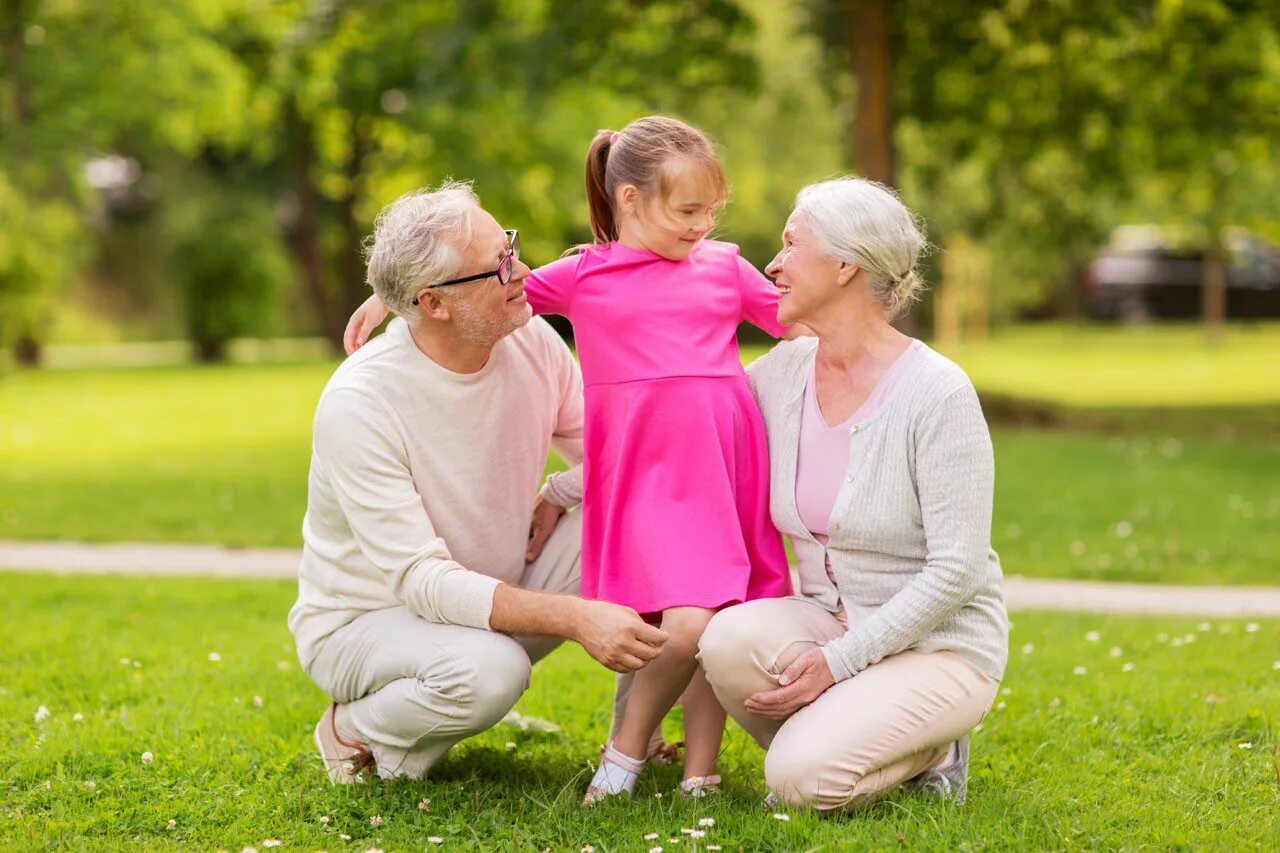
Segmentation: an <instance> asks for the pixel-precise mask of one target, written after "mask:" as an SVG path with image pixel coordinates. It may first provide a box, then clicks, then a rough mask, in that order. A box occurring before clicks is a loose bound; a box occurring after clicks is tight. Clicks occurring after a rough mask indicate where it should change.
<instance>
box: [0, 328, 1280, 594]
mask: <svg viewBox="0 0 1280 853" xmlns="http://www.w3.org/2000/svg"><path fill="white" fill-rule="evenodd" d="M1050 333H1053V334H1057V332H1055V331H1054V330H1052V329H1050V330H1042V335H1049V334H1050ZM332 369H333V365H332V363H326V362H312V363H305V364H296V365H272V366H228V367H218V368H196V367H174V368H145V369H136V370H102V371H50V372H20V373H15V374H11V375H9V376H7V377H4V378H3V379H0V538H14V539H56V538H62V539H78V540H91V541H129V540H151V541H173V542H214V543H224V544H231V545H276V546H292V545H297V544H298V543H299V541H300V527H301V520H302V513H303V509H304V507H305V501H306V474H307V463H308V457H309V444H310V426H311V425H310V419H311V416H312V413H313V411H314V407H315V400H316V398H317V396H318V395H319V393H320V389H321V388H322V387H323V386H324V383H325V381H326V380H327V378H328V376H329V374H330V372H331V371H332ZM1267 411H1272V410H1270V409H1268V410H1267ZM1178 436H1183V434H1182V433H1181V432H1179V431H1178V430H1177V429H1176V427H1174V426H1168V425H1167V424H1166V423H1165V419H1164V418H1163V416H1156V417H1155V418H1152V417H1147V418H1146V420H1145V422H1144V423H1143V424H1141V428H1139V429H1129V430H1125V431H1123V433H1121V434H1116V435H1105V434H1099V433H1096V432H1083V431H1082V432H1064V431H1061V430H1054V431H1045V430H1029V429H1022V428H1017V429H1014V428H1003V427H996V428H995V429H994V437H995V442H996V453H997V456H996V458H997V466H998V467H997V496H996V516H995V527H994V540H995V544H996V547H997V548H998V549H999V551H1000V552H1001V556H1002V558H1003V560H1004V564H1005V567H1006V571H1007V572H1008V573H1010V574H1022V575H1029V576H1053V577H1086V578H1104V579H1113V580H1143V581H1170V582H1173V581H1176V582H1186V583H1213V582H1218V583H1277V582H1280V524H1277V519H1280V442H1274V441H1267V440H1265V439H1263V438H1259V437H1256V436H1250V435H1245V436H1240V435H1216V434H1215V435H1204V434H1201V433H1200V432H1193V433H1191V434H1190V435H1185V436H1183V437H1178Z"/></svg>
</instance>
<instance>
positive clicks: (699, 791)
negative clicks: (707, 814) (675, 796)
mask: <svg viewBox="0 0 1280 853" xmlns="http://www.w3.org/2000/svg"><path fill="white" fill-rule="evenodd" d="M677 790H678V791H679V792H680V796H682V797H687V798H689V799H697V798H699V797H708V796H710V795H712V794H718V793H720V776H719V775H717V774H712V775H710V776H690V777H689V778H688V779H685V780H684V781H683V782H681V783H680V787H679V788H678V789H677Z"/></svg>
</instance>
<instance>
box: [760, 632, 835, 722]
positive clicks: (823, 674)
mask: <svg viewBox="0 0 1280 853" xmlns="http://www.w3.org/2000/svg"><path fill="white" fill-rule="evenodd" d="M835 683H836V680H835V678H834V677H832V675H831V667H829V666H827V659H826V657H825V656H824V655H823V654H822V648H821V647H817V648H812V649H809V651H807V652H805V653H804V654H802V655H800V657H798V658H796V659H795V660H794V661H792V662H791V665H790V666H789V667H787V668H786V669H785V670H783V672H782V675H781V676H780V677H779V678H778V684H780V685H781V686H780V687H779V688H778V689H777V690H767V691H764V692H762V693H756V694H754V695H753V696H749V697H747V701H746V702H745V703H743V704H744V705H745V706H746V709H747V710H748V711H750V712H751V713H753V714H756V715H757V716H761V717H767V718H769V719H770V720H785V719H786V718H787V717H790V716H791V715H792V714H794V713H795V712H796V711H799V710H800V709H801V708H803V707H804V706H805V705H808V704H809V703H810V702H812V701H813V700H814V699H817V698H818V697H819V696H821V695H822V694H823V692H824V691H826V689H827V688H828V687H830V686H831V685H833V684H835Z"/></svg>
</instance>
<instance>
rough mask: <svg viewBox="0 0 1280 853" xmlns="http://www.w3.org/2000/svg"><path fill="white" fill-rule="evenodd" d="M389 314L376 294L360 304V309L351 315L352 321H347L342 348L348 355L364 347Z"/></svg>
mask: <svg viewBox="0 0 1280 853" xmlns="http://www.w3.org/2000/svg"><path fill="white" fill-rule="evenodd" d="M388 313H389V312H388V311H387V306H386V305H383V304H382V300H381V299H379V298H378V294H376V293H375V294H374V295H373V296H370V297H369V298H368V299H366V300H365V301H364V302H362V303H360V307H359V308H357V309H356V311H355V313H354V314H352V315H351V319H349V320H347V330H346V331H345V332H343V334H342V346H343V348H344V349H345V350H346V351H347V355H351V353H353V352H355V351H356V350H358V349H360V347H362V346H364V342H365V341H367V340H369V335H371V334H373V330H374V329H376V328H378V327H379V326H381V325H382V321H383V320H385V319H387V314H388Z"/></svg>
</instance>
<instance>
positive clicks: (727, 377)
mask: <svg viewBox="0 0 1280 853" xmlns="http://www.w3.org/2000/svg"><path fill="white" fill-rule="evenodd" d="M525 294H526V296H527V298H528V300H529V304H530V305H531V306H532V307H533V310H534V311H535V312H537V313H539V314H560V315H563V316H565V317H567V318H568V319H569V320H570V321H571V322H572V323H573V330H574V337H575V340H576V342H577V347H578V354H579V357H580V359H581V362H582V375H583V380H584V383H585V386H586V392H585V396H586V424H585V444H586V447H585V453H584V457H585V458H584V460H583V479H584V497H583V507H582V512H583V532H582V594H583V595H584V596H586V597H588V598H597V599H604V600H607V601H613V602H616V603H618V604H625V605H628V606H630V607H632V608H634V609H635V610H636V611H638V612H640V613H645V614H652V613H657V612H658V611H661V610H665V609H666V608H668V607H678V606H696V607H706V608H717V607H721V606H723V605H728V604H735V603H738V602H742V601H748V600H751V599H755V598H769V597H780V596H785V595H790V594H791V576H790V573H789V571H788V568H787V560H786V555H785V553H784V551H783V549H782V541H781V539H780V538H779V536H778V532H777V531H776V530H775V528H774V526H773V522H772V521H771V520H770V518H769V452H768V447H767V445H766V443H765V431H764V422H763V420H762V419H761V416H760V411H759V409H758V408H757V407H756V403H755V400H754V399H753V398H752V396H751V391H750V389H749V388H748V386H747V377H746V374H745V373H744V372H743V370H742V364H741V362H740V360H739V357H738V344H737V338H736V336H735V333H736V331H737V327H738V324H739V323H740V322H742V321H743V320H746V321H748V322H750V323H752V324H753V325H756V326H758V327H760V328H761V329H763V330H764V331H766V332H769V333H770V334H772V335H774V336H775V337H778V336H781V334H782V332H783V327H782V326H781V325H780V324H779V323H778V320H777V306H778V293H777V290H776V289H775V288H774V286H773V285H772V283H770V282H769V280H768V279H766V278H765V277H764V276H762V275H761V274H760V273H759V272H758V271H757V270H756V269H755V268H754V267H752V266H751V265H750V264H749V263H747V262H746V261H745V260H743V259H742V258H741V257H740V256H739V254H738V247H737V246H734V245H732V244H729V243H720V242H716V241H710V240H707V241H703V242H702V243H700V244H699V245H698V246H696V247H695V248H694V250H693V251H692V252H691V253H690V254H689V256H688V257H687V258H685V259H684V260H683V261H670V260H667V259H666V258H663V257H661V256H660V255H657V254H654V253H653V252H650V251H648V250H645V249H632V248H628V247H626V246H621V245H618V244H617V243H606V244H602V245H596V246H591V247H588V248H587V249H585V250H584V251H582V252H581V253H580V254H577V255H573V256H571V257H567V258H562V259H560V260H558V261H556V262H554V263H551V264H548V265H547V266H544V267H541V268H540V269H537V270H535V271H534V272H533V274H532V275H530V276H529V277H528V278H527V279H526V280H525Z"/></svg>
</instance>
